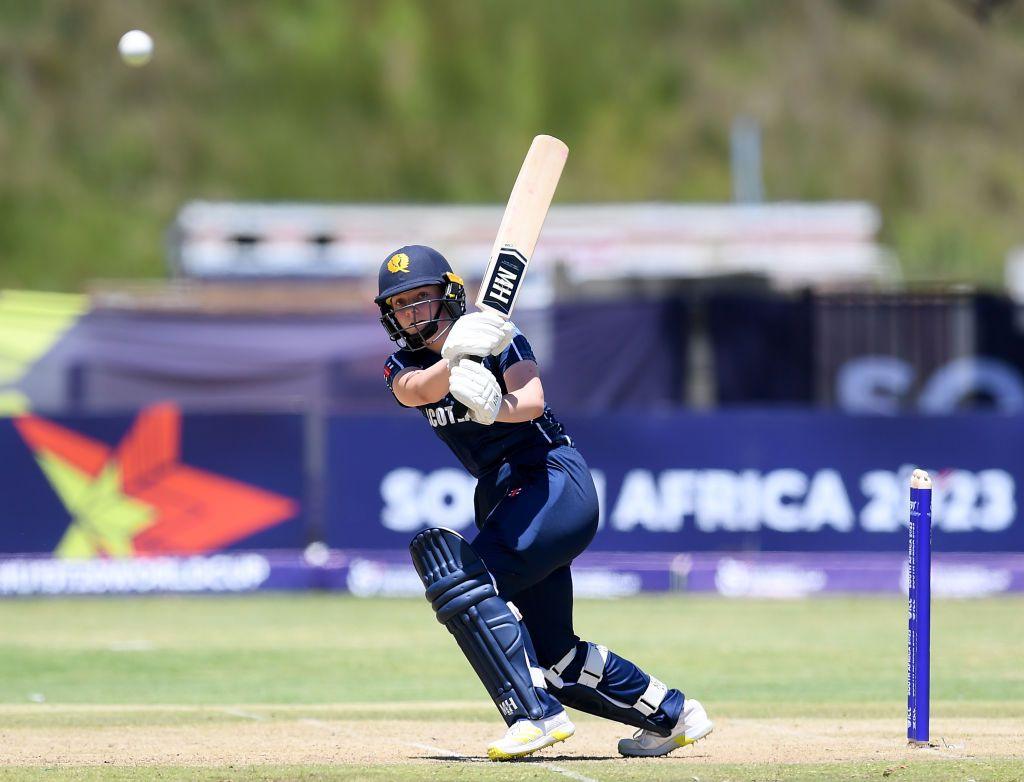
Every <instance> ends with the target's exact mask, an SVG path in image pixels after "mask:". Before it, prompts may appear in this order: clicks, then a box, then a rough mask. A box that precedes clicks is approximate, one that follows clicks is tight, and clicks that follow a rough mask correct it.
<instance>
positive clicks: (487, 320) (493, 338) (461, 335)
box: [441, 312, 516, 363]
mask: <svg viewBox="0 0 1024 782" xmlns="http://www.w3.org/2000/svg"><path fill="white" fill-rule="evenodd" d="M515 333H516V327H515V326H514V325H513V324H512V322H511V321H508V320H505V319H504V318H503V317H501V316H500V315H495V314H494V313H493V312H471V313H469V314H468V315H463V316H462V317H461V318H459V319H458V320H457V321H455V325H454V326H452V328H451V331H449V332H448V338H447V339H445V341H444V347H443V348H441V355H442V356H443V357H444V358H446V359H448V362H449V363H451V362H452V361H457V360H458V359H459V358H461V357H462V356H497V355H498V354H499V353H501V351H503V350H504V349H505V348H507V347H508V346H509V343H510V342H512V338H513V337H514V336H515Z"/></svg>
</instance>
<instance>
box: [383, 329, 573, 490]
mask: <svg viewBox="0 0 1024 782" xmlns="http://www.w3.org/2000/svg"><path fill="white" fill-rule="evenodd" d="M441 360H442V358H441V356H440V355H438V354H437V353H435V352H434V351H432V350H428V349H426V348H424V349H422V350H404V349H403V350H399V351H398V352H397V353H392V354H391V355H390V356H388V359H387V361H385V362H384V382H386V383H387V386H388V390H389V391H391V392H392V393H394V390H393V389H392V387H391V383H392V379H393V378H394V377H395V375H397V374H398V373H399V372H401V371H402V370H403V369H405V368H407V367H412V368H413V369H426V368H427V367H431V366H433V365H434V364H436V363H437V362H438V361H441ZM520 361H536V359H535V358H534V356H533V349H532V348H531V347H530V343H529V342H527V340H526V337H524V336H523V335H522V334H521V333H520V332H519V331H518V330H517V331H516V336H515V338H514V339H513V340H512V342H511V344H509V346H508V347H507V348H505V350H504V351H502V353H501V355H500V356H486V357H485V358H484V360H483V365H484V366H485V367H487V369H489V370H491V374H493V375H494V377H495V379H496V380H497V381H498V385H499V386H500V387H501V393H502V394H506V393H508V389H507V388H506V387H505V377H504V375H505V370H507V369H508V368H509V367H510V366H512V365H513V364H517V363H519V362H520ZM395 401H396V402H398V404H400V405H402V403H401V402H399V401H398V398H397V397H395ZM407 406H408V405H402V407H407ZM417 409H418V410H419V411H420V412H421V413H423V417H424V418H426V419H427V421H429V422H430V425H431V426H432V427H433V429H434V433H435V434H436V435H437V436H438V437H440V438H441V439H442V440H444V442H445V444H446V445H447V446H448V447H449V448H451V449H452V453H454V454H455V456H456V457H457V458H458V460H459V461H460V462H462V465H463V466H464V467H465V468H466V469H467V470H469V472H470V473H471V474H472V475H473V477H475V478H479V477H480V476H481V475H483V474H484V473H486V472H488V471H489V470H492V469H493V468H495V467H497V466H498V465H499V464H501V462H502V461H504V460H505V459H507V458H508V457H509V456H511V455H512V454H514V453H517V452H518V451H523V450H526V449H527V448H535V447H538V446H547V447H549V448H550V447H553V446H556V445H572V440H571V438H570V437H569V435H567V434H566V433H565V427H564V426H562V424H561V423H559V421H558V420H557V419H556V418H555V416H554V414H552V412H551V408H549V407H547V406H546V405H545V406H544V414H543V415H541V416H540V417H539V418H535V419H533V420H532V421H523V422H520V423H515V424H506V423H501V422H497V421H496V422H495V423H493V424H491V425H490V426H484V425H483V424H478V423H476V422H475V421H471V420H469V418H468V416H463V417H462V418H460V419H458V420H456V419H455V415H454V409H455V397H453V396H452V395H451V394H447V395H445V397H444V398H443V399H441V400H440V401H438V402H435V403H434V404H432V405H419V406H418V407H417Z"/></svg>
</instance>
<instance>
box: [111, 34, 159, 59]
mask: <svg viewBox="0 0 1024 782" xmlns="http://www.w3.org/2000/svg"><path fill="white" fill-rule="evenodd" d="M117 50H118V51H119V52H120V53H121V59H122V60H124V61H125V64H127V65H132V66H135V67H136V68H137V67H139V66H140V65H145V64H146V63H147V62H149V61H150V59H151V58H152V57H153V39H152V38H150V37H149V34H148V33H144V32H142V30H129V31H128V32H126V33H125V34H124V35H122V36H121V40H120V41H118V42H117Z"/></svg>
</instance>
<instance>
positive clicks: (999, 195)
mask: <svg viewBox="0 0 1024 782" xmlns="http://www.w3.org/2000/svg"><path fill="white" fill-rule="evenodd" d="M132 27H140V28H142V29H145V30H147V31H148V32H150V33H151V34H152V35H153V36H154V38H155V40H156V56H155V58H154V60H153V62H152V63H150V64H149V65H148V66H146V67H144V68H140V69H132V68H128V67H126V66H124V65H123V64H122V63H121V62H120V61H119V60H118V58H117V53H116V42H117V39H118V37H119V36H120V35H121V33H123V32H124V31H125V30H127V29H130V28H132ZM1022 42H1024V13H1022V11H1021V10H1020V9H1019V8H1017V7H1010V8H1006V9H1001V10H1000V12H998V13H997V14H996V15H995V16H994V18H993V19H992V20H991V22H990V23H989V24H987V25H982V24H979V23H978V22H977V21H975V20H974V19H973V18H972V17H971V16H970V15H969V14H967V13H966V12H965V11H964V8H963V4H962V3H958V2H954V0H873V1H871V0H861V1H859V2H858V1H855V0H845V1H844V2H840V1H839V0H829V1H826V0H773V1H771V2H769V1H768V0H761V1H760V2H758V1H756V0H636V1H635V2H630V1H629V0H279V1H278V2H269V0H268V1H260V0H218V1H217V2H209V0H164V2H149V3H135V2H132V3H126V2H123V1H122V0H88V2H86V0H6V1H5V2H4V3H2V4H0V286H14V287H40V288H49V289H65V290H67V289H72V290H73V289H77V288H80V287H81V286H82V284H83V283H84V282H85V281H86V280H88V279H90V278H95V277H153V276H162V275H163V274H164V273H165V266H164V256H163V232H164V230H165V229H166V227H167V225H168V224H169V222H170V220H171V219H172V217H173V215H174V213H175V212H176V210H177V208H178V207H179V206H180V205H181V203H182V202H183V201H185V200H187V199H190V198H198V197H203V198H238V199H300V200H325V201H378V200H379V201H461V202H466V201H490V202H503V201H504V199H505V198H506V196H507V193H508V189H509V186H510V176H511V172H513V171H515V170H516V168H517V166H518V163H519V161H520V159H521V156H522V154H523V150H524V149H525V147H526V145H527V144H528V142H529V139H530V137H531V136H533V135H534V134H535V133H537V132H542V131H543V132H549V133H553V134H556V135H558V136H560V137H562V138H563V139H565V140H566V141H567V143H568V144H569V146H570V148H571V150H572V156H571V164H570V166H569V168H568V169H567V172H566V176H565V178H564V179H563V184H562V185H561V187H560V191H559V199H560V200H562V201H563V202H564V201H606V200H612V201H618V200H621V201H632V200H656V199H662V200H687V201H723V200H728V199H729V198H730V197H731V193H730V176H729V159H728V158H729V146H728V131H729V125H730V123H731V121H732V119H733V118H734V117H735V116H737V115H740V114H743V115H748V116H751V117H754V118H756V119H758V120H759V121H760V122H761V123H762V125H763V128H764V145H765V148H764V157H765V186H766V187H765V189H766V193H767V195H768V197H769V198H771V199H810V200H816V199H867V200H869V201H872V202H874V203H876V204H877V205H878V206H879V207H880V208H881V209H882V212H883V216H884V221H885V226H884V233H883V240H884V241H885V242H887V243H889V244H891V245H892V246H893V247H894V248H895V249H896V251H897V253H898V254H899V256H900V257H901V259H902V261H903V265H904V268H905V270H906V273H907V276H908V278H909V279H911V280H920V279H923V278H926V277H939V278H941V279H945V280H967V281H972V282H979V283H987V284H995V283H998V282H999V281H1000V279H1001V276H1002V264H1003V260H1004V257H1005V253H1006V251H1007V250H1008V249H1009V248H1010V247H1012V246H1014V245H1016V244H1018V243H1024V236H1022V230H1021V227H1020V223H1019V217H1020V214H1021V206H1022V203H1024V157H1022V155H1021V154H1020V134H1021V128H1022V125H1024V102H1022V101H1021V97H1022V96H1024V46H1021V43H1022Z"/></svg>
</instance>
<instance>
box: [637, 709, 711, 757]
mask: <svg viewBox="0 0 1024 782" xmlns="http://www.w3.org/2000/svg"><path fill="white" fill-rule="evenodd" d="M714 729H715V724H714V723H713V722H712V721H711V720H709V719H708V713H707V712H706V711H704V707H703V706H701V705H700V701H695V700H693V699H692V698H687V699H686V701H685V702H684V703H683V713H682V714H680V715H679V721H678V722H676V726H675V728H673V729H672V732H671V733H670V734H669V735H668V736H659V735H658V734H657V733H653V732H652V731H649V730H638V731H637V732H636V733H634V734H633V738H631V739H620V740H619V753H620V754H622V755H626V756H629V757H653V756H654V755H667V754H668V753H669V752H671V751H672V750H674V749H679V748H680V747H685V746H688V745H689V744H693V743H694V742H696V741H700V740H701V739H702V738H704V737H705V736H707V735H708V734H709V733H710V732H711V731H713V730H714Z"/></svg>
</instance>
